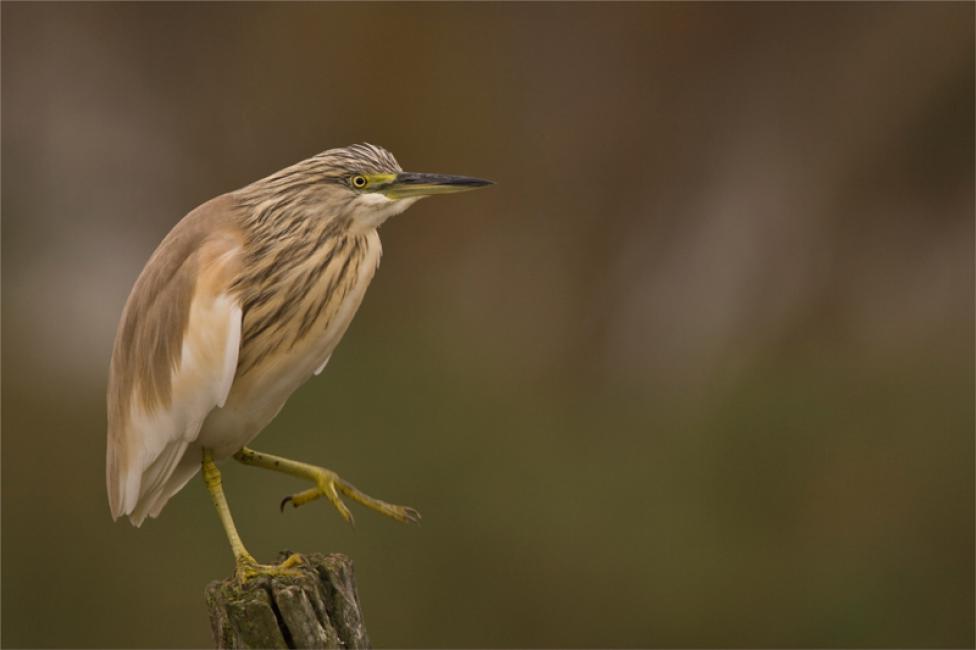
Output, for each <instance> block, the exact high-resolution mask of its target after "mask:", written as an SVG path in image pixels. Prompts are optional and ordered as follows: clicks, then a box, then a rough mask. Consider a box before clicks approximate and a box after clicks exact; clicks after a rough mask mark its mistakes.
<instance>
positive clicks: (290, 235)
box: [106, 144, 491, 577]
mask: <svg viewBox="0 0 976 650" xmlns="http://www.w3.org/2000/svg"><path fill="white" fill-rule="evenodd" d="M489 184H491V181H486V180H481V179H477V178H468V177H464V176H445V175H439V174H416V173H407V172H403V171H402V170H401V169H400V165H399V164H398V163H397V161H396V159H395V158H394V157H393V155H392V154H390V152H388V151H386V150H385V149H382V148H380V147H376V146H373V145H370V144H358V145H353V146H350V147H346V148H343V149H330V150H329V151H325V152H323V153H320V154H318V155H316V156H313V157H312V158H309V159H307V160H303V161H302V162H299V163H297V164H295V165H292V166H291V167H287V168H285V169H283V170H281V171H279V172H277V173H275V174H272V175H271V176H268V177H267V178H264V179H261V180H259V181H256V182H254V183H251V184H250V185H248V186H246V187H244V188H242V189H239V190H237V191H234V192H230V193H228V194H224V195H222V196H218V197H217V198H215V199H212V200H210V201H207V202H206V203H204V204H203V205H201V206H199V207H198V208H196V209H195V210H193V211H192V212H190V213H189V214H188V215H186V216H185V217H184V218H183V219H182V220H181V221H180V222H179V223H177V224H176V226H175V227H174V228H173V229H172V230H171V231H170V232H169V234H168V235H167V236H166V237H165V238H164V239H163V241H162V243H161V244H160V245H159V247H158V248H157V249H156V251H155V252H154V253H153V255H152V257H151V258H150V259H149V262H148V263H147V264H146V267H145V268H144V269H143V270H142V273H141V274H140V275H139V278H138V279H137V280H136V283H135V286H134V287H133V289H132V293H131V294H130V295H129V299H128V301H127V302H126V305H125V309H124V310H123V312H122V319H121V321H120V323H119V328H118V333H117V335H116V339H115V345H114V348H113V351H112V362H111V366H110V370H109V381H108V400H107V401H108V436H107V452H106V480H107V485H108V501H109V506H110V508H111V511H112V517H113V518H114V519H117V518H118V517H120V516H122V515H125V516H127V517H128V518H129V521H131V522H132V523H133V524H134V525H136V526H139V525H140V524H142V522H143V521H144V520H145V518H146V517H147V516H149V517H156V516H157V515H159V513H160V511H161V510H162V509H163V507H164V506H165V505H166V502H167V501H169V499H170V498H172V497H173V495H174V494H176V493H177V492H179V491H180V489H182V488H183V486H184V485H186V483H187V481H189V480H190V479H191V478H192V477H193V476H194V475H195V474H196V473H197V471H198V470H200V469H201V468H202V470H203V476H204V480H205V482H206V485H207V488H208V490H209V492H210V495H211V497H212V499H213V502H214V505H215V506H216V508H217V512H218V515H219V516H220V519H221V522H222V524H223V526H224V529H225V532H226V533H227V537H228V540H229V541H230V544H231V548H232V551H233V553H234V557H235V561H236V566H237V570H238V574H239V575H241V576H243V577H248V576H250V575H253V574H255V573H260V572H273V571H275V570H283V569H287V565H288V561H287V560H286V562H285V563H283V564H282V565H279V566H278V567H268V566H264V565H259V564H257V562H256V561H255V559H254V558H253V556H251V555H250V553H248V551H247V550H246V549H245V547H244V545H243V544H242V543H241V540H240V537H239V536H238V533H237V530H236V528H235V526H234V522H233V519H232V517H231V514H230V510H229V509H228V506H227V501H226V499H225V497H224V493H223V490H222V488H221V482H220V473H219V471H218V469H217V466H216V465H215V462H216V461H219V460H222V459H225V458H228V457H231V456H233V457H234V458H235V459H236V460H238V461H240V462H241V463H243V464H245V465H253V466H257V467H263V468H265V469H270V470H275V471H279V472H284V473H287V474H291V475H293V476H297V477H300V478H303V479H307V480H309V481H311V482H312V484H313V486H312V487H311V488H309V489H307V490H305V491H302V492H299V493H297V494H294V495H292V496H290V497H288V498H287V499H285V501H283V502H282V507H284V505H285V503H288V502H290V503H292V504H293V505H294V506H296V507H297V506H300V505H302V504H305V503H308V502H309V501H312V500H314V499H317V498H319V497H322V496H324V497H326V498H327V499H328V500H329V501H331V503H332V504H333V505H334V506H335V507H336V509H338V511H339V513H340V514H341V515H342V516H343V518H345V519H346V520H347V521H351V519H352V515H351V513H350V512H349V509H348V508H347V507H346V506H345V504H344V503H343V501H342V499H341V496H342V495H344V496H347V497H349V498H350V499H352V500H354V501H357V502H358V503H360V504H362V505H365V506H367V507H369V508H372V509H374V510H376V511H378V512H381V513H383V514H385V515H388V516H390V517H393V518H395V519H398V520H400V521H406V522H409V521H415V520H416V519H417V518H418V517H419V515H418V514H417V512H416V511H415V510H413V509H412V508H407V507H404V506H396V505H392V504H389V503H386V502H384V501H380V500H378V499H374V498H372V497H370V496H367V495H366V494H363V493H362V492H360V491H359V490H357V489H356V488H355V487H353V486H352V485H351V484H350V483H348V482H346V481H344V480H343V479H341V478H340V477H339V476H338V475H337V474H336V473H335V472H332V471H330V470H327V469H324V468H321V467H316V466H314V465H309V464H306V463H302V462H298V461H294V460H289V459H286V458H281V457H278V456H272V455H270V454H265V453H261V452H257V451H254V450H252V449H249V448H248V447H247V446H246V445H248V444H249V443H250V442H251V441H252V440H253V439H254V438H255V437H256V436H257V435H258V434H259V433H260V432H261V430H262V429H264V428H265V427H266V426H267V425H268V423H269V422H271V420H272V419H274V417H275V415H277V414H278V412H279V411H280V410H281V408H282V407H283V406H284V404H285V402H286V401H287V400H288V397H289V396H290V395H291V394H292V393H293V392H295V390H296V389H297V388H298V387H299V386H301V385H302V384H304V383H305V382H306V381H307V380H308V379H310V378H311V377H312V376H313V375H317V374H319V373H320V372H322V369H323V368H325V365H326V364H327V363H328V361H329V357H330V356H331V354H332V351H333V350H334V349H335V347H336V345H337V344H338V343H339V340H340V339H341V338H342V335H343V334H344V333H345V331H346V328H347V327H348V326H349V323H350V321H352V318H353V315H354V314H355V313H356V310H357V309H358V307H359V304H360V302H361V301H362V299H363V294H364V293H365V292H366V287H367V286H369V283H370V280H372V278H373V274H374V273H375V271H376V268H377V266H378V265H379V261H380V253H381V247H380V239H379V235H378V233H377V228H378V227H379V226H380V225H381V224H382V223H383V222H384V221H386V220H387V219H388V218H390V217H391V216H393V215H395V214H398V213H400V212H403V211H404V210H406V209H407V208H408V207H410V206H411V205H412V204H413V203H414V202H416V201H417V200H418V199H420V198H423V197H425V196H430V195H433V194H448V193H452V192H461V191H465V190H471V189H475V188H478V187H483V186H485V185H489Z"/></svg>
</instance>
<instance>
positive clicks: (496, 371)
mask: <svg viewBox="0 0 976 650" xmlns="http://www.w3.org/2000/svg"><path fill="white" fill-rule="evenodd" d="M973 21H974V7H973V5H972V4H969V3H961V4H944V3H940V4H864V5H859V4H840V5H837V4H809V5H801V4H786V5H777V4H756V5H727V4H720V5H715V4H680V5H668V4H626V5H590V4H572V5H568V4H567V5H561V4H544V5H515V4H477V5H473V4H425V5H413V4H396V5H389V4H363V5H341V4H305V5H286V4H268V5H265V4H215V5H200V4H125V5H116V4H97V5H87V4H69V5H62V4H48V3H39V4H15V3H8V2H4V3H3V6H2V100H3V106H2V108H3V111H2V113H3V115H2V117H3V138H2V147H3V148H2V163H3V167H2V184H3V194H2V210H3V214H2V216H3V240H2V242H3V250H2V253H3V255H2V264H3V268H2V271H3V273H2V277H3V287H2V288H3V409H2V417H3V422H2V424H3V440H2V442H3V466H2V469H3V473H2V496H3V509H2V527H3V530H2V561H3V567H2V569H3V573H2V604H3V628H2V643H3V645H5V646H8V647H9V646H32V647H35V646H140V647H141V646H151V647H166V646H205V645H208V644H209V642H210V639H209V632H208V628H207V623H206V619H205V610H204V606H203V600H202V590H203V586H204V585H205V583H206V582H207V581H208V580H211V579H213V578H216V577H222V576H224V575H227V574H228V573H229V572H230V570H231V568H232V567H231V558H230V554H229V552H228V549H227V547H226V544H225V541H224V538H223V533H222V532H221V530H220V527H219V525H218V522H217V519H216V517H215V516H214V514H213V512H212V508H211V506H210V503H209V500H208V499H207V498H206V494H205V492H204V490H203V487H202V485H201V484H200V483H199V481H195V482H193V483H192V484H191V485H190V486H188V488H187V489H186V490H184V492H183V493H181V494H180V495H179V496H178V497H177V498H176V499H174V501H173V502H171V504H170V505H169V507H168V508H167V509H166V511H165V512H164V514H163V516H162V517H161V518H160V519H159V520H156V521H152V522H149V523H147V524H146V525H145V526H144V527H143V528H142V529H140V530H136V529H134V528H132V527H130V526H129V525H128V524H126V523H116V524H113V523H112V522H111V519H110V517H109V514H108V507H107V504H106V498H105V493H104V492H105V489H104V479H103V472H104V415H103V408H104V407H103V395H104V388H105V375H106V367H107V363H108V357H109V351H110V345H111V340H112V337H113V335H114V329H115V325H116V323H117V319H118V316H119V312H120V310H121V307H122V304H123V302H124V300H125V297H126V295H127V293H128V291H129V288H130V287H131V285H132V282H133V281H134V279H135V277H136V275H137V273H138V271H139V269H140V268H141V267H142V265H143V264H144V262H145V260H146V259H147V258H148V256H149V254H150V252H151V251H152V249H153V248H154V246H155V245H156V244H157V243H158V242H159V240H160V239H161V238H162V236H163V235H164V234H165V233H166V231H167V230H168V229H169V228H170V227H171V226H172V225H173V224H174V223H175V222H176V220H177V219H179V217H180V216H182V215H183V214H185V213H186V212H187V211H188V210H190V209H191V208H192V207H194V206H195V205H197V204H199V203H201V202H202V201H204V200H206V199H207V198H209V197H211V196H214V195H216V194H219V193H221V192H224V191H227V190H230V189H234V188H236V187H239V186H241V185H244V184H246V183H247V182H249V181H251V180H253V179H256V178H259V177H261V176H263V175H266V174H268V173H270V172H272V171H274V170H276V169H278V168H281V167H283V166H285V165H287V164H290V163H292V162H294V161H296V160H299V159H301V158H304V157H307V156H309V155H312V154H314V153H316V152H318V151H321V150H323V149H326V148H330V147H333V146H341V145H345V144H350V143H353V142H359V141H370V142H374V143H376V144H381V145H383V146H386V147H388V148H389V149H390V150H392V151H393V152H394V153H395V154H396V155H397V156H398V157H399V159H400V162H401V163H402V164H403V166H404V167H405V168H407V169H410V170H414V171H434V172H446V173H459V174H469V175H477V176H484V177H488V178H493V179H495V180H496V181H497V182H498V184H497V186H496V187H494V188H492V189H490V190H488V191H483V192H479V193H476V194H467V195H463V196H457V197H447V198H443V199H436V200H435V199H432V200H430V201H426V202H423V203H421V204H420V205H417V206H415V207H414V208H413V209H411V210H410V211H409V212H407V213H406V214H404V215H402V216H400V217H398V218H396V219H395V220H393V221H391V222H390V223H388V224H387V225H385V226H384V227H383V229H382V236H383V240H384V244H385V249H386V254H385V257H384V260H383V266H382V268H381V270H380V273H379V274H378V276H377V279H376V280H375V282H374V283H373V287H372V288H371V290H370V292H369V294H368V297H367V299H366V301H365V303H364V306H363V308H362V310H361V311H360V313H359V316H358V317H357V319H356V321H355V323H354V325H353V326H352V328H351V329H350V331H349V333H348V335H347V336H346V339H345V341H344V342H343V344H342V345H341V346H340V347H339V349H338V351H337V353H336V355H335V357H334V358H333V360H332V363H331V365H330V366H329V368H328V370H327V372H325V373H324V374H323V375H322V376H321V377H319V378H317V379H315V380H313V381H311V382H310V383H309V384H308V385H307V386H305V387H304V388H303V389H302V390H301V391H299V392H298V393H297V394H296V395H295V396H294V398H293V399H292V400H291V402H290V403H289V405H288V406H287V407H286V408H285V410H284V411H283V413H282V414H281V416H280V417H279V418H278V419H277V420H276V421H275V422H274V424H273V425H272V426H271V427H270V428H269V429H268V430H267V431H266V432H265V434H264V435H263V436H262V437H261V438H260V439H259V440H258V441H257V443H256V445H255V446H256V447H257V448H260V449H266V450H268V451H273V452H278V453H281V454H284V455H291V456H296V457H300V458H303V459H307V460H310V461H315V462H319V463H322V464H325V465H327V466H330V467H333V468H335V469H337V470H338V471H339V472H340V473H342V474H343V475H344V476H346V477H347V478H349V479H350V480H352V481H353V482H355V483H357V484H358V485H360V486H361V487H363V488H364V489H367V490H368V491H370V492H372V493H374V494H376V495H377V496H381V497H384V498H388V499H391V500H396V501H401V502H405V503H408V504H412V505H415V506H417V507H418V508H419V509H420V510H421V511H422V512H423V514H424V523H423V526H421V527H419V528H416V527H415V528H407V527H402V526H399V525H396V524H395V523H393V522H390V521H387V520H384V519H381V518H380V517H378V516H376V515H374V514H372V513H369V512H366V511H363V510H362V509H357V510H356V514H357V515H358V522H359V526H358V528H357V529H356V530H355V531H353V530H351V529H350V528H348V527H346V526H344V525H343V524H342V522H341V521H340V519H339V518H338V516H337V515H336V514H335V513H334V512H332V511H330V509H329V508H328V507H326V506H325V505H324V504H321V503H320V504H315V505H313V506H309V507H307V508H306V509H303V510H299V511H289V512H286V513H285V514H284V515H281V514H279V513H278V511H277V503H278V500H279V498H280V497H282V496H283V495H284V494H286V493H288V492H290V491H293V490H295V489H297V488H299V487H301V485H300V484H299V483H297V482H295V481H292V480H289V479H287V478H284V477H279V476H275V475H269V474H267V473H264V472H261V471H258V470H253V469H249V468H244V467H240V466H237V465H236V464H231V465H228V466H226V472H225V481H226V484H227V487H228V494H229V498H230V501H231V505H232V507H233V508H234V510H235V514H236V516H237V519H238V523H239V525H240V527H241V531H242V534H243V535H244V538H245V540H246V541H247V542H248V544H249V545H250V546H251V549H252V550H253V551H254V552H255V554H256V555H258V557H259V558H260V559H263V560H265V561H268V560H271V559H272V558H273V556H274V554H275V553H276V551H277V550H279V549H282V548H286V547H287V548H291V549H295V550H305V551H332V550H339V551H344V552H346V553H348V554H349V555H351V556H352V557H353V558H354V559H355V561H356V562H357V566H358V570H359V577H360V588H361V596H362V599H363V601H364V604H365V607H366V613H367V622H368V624H369V629H370V631H371V633H372V636H373V638H374V641H375V642H376V644H377V645H379V646H407V647H413V646H434V647H447V646H465V647H487V646H501V647H513V646H541V647H552V646H574V647H575V646H682V647H694V646H807V647H810V646H814V647H832V646H844V647H861V646H925V647H936V646H971V645H972V644H973V642H974V627H973V626H974V619H973V611H974V591H973V575H974V540H973V533H974V514H973V513H974V483H973V458H974V442H973V432H974V410H973V399H974V377H973V360H974V345H973V340H974V337H973V326H974V322H973V320H974V319H973V313H974V305H973V291H974V286H973V278H974V275H973V245H974V231H973V211H974V210H973V193H974V185H973V173H974V163H973V137H974V129H973V115H974V99H973V94H974V81H973V80H974V64H973V56H974V42H973Z"/></svg>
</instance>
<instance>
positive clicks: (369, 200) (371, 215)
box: [352, 192, 422, 232]
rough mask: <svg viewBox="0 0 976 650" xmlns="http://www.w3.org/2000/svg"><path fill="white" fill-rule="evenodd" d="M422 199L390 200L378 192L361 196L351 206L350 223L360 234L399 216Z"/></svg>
mask: <svg viewBox="0 0 976 650" xmlns="http://www.w3.org/2000/svg"><path fill="white" fill-rule="evenodd" d="M420 198H422V197H419V196H417V197H411V198H409V199H390V198H387V197H386V196H384V195H382V194H380V193H378V192H370V193H369V194H363V195H361V196H360V197H359V198H358V199H356V202H355V204H354V206H353V213H352V222H353V224H355V225H356V227H357V229H361V230H362V232H366V231H368V230H372V229H375V228H378V227H379V226H380V225H381V224H382V223H383V222H384V221H386V220H387V219H389V218H390V217H392V216H393V215H395V214H400V213H401V212H403V211H404V210H406V209H407V208H409V207H410V206H411V205H413V204H414V203H416V202H417V200H418V199H420Z"/></svg>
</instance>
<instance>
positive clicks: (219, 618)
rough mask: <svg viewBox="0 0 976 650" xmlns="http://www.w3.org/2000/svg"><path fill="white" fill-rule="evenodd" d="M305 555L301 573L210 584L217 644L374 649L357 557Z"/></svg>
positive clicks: (283, 555) (211, 621)
mask: <svg viewBox="0 0 976 650" xmlns="http://www.w3.org/2000/svg"><path fill="white" fill-rule="evenodd" d="M288 555H290V553H282V555H281V558H280V559H284V558H285V557H287V556H288ZM303 557H304V560H305V562H304V563H303V564H302V565H301V566H299V567H296V569H298V570H299V571H300V575H298V576H294V577H292V576H288V577H275V578H268V577H266V576H262V577H258V578H255V579H254V580H250V581H248V583H247V584H246V585H243V586H242V585H241V584H240V582H238V580H237V578H236V577H233V576H232V577H230V578H227V579H225V580H216V581H214V582H211V583H210V584H209V585H207V591H206V597H207V608H208V609H209V611H210V627H211V630H212V632H213V637H214V642H215V643H216V645H217V647H218V648H345V649H350V650H351V649H352V648H369V647H371V646H370V643H369V637H368V636H367V635H366V628H365V627H364V624H363V613H362V611H361V610H360V607H359V594H358V593H357V591H356V578H355V576H354V574H353V566H352V560H350V559H349V558H348V557H346V556H345V555H342V554H340V553H332V554H330V555H322V554H321V553H313V554H311V555H306V556H303Z"/></svg>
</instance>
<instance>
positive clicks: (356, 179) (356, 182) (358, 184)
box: [352, 176, 369, 190]
mask: <svg viewBox="0 0 976 650" xmlns="http://www.w3.org/2000/svg"><path fill="white" fill-rule="evenodd" d="M368 183H369V181H367V180H366V177H365V176H353V177H352V186H353V187H355V188H356V189H359V190H361V189H363V188H364V187H366V185H367V184H368Z"/></svg>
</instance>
